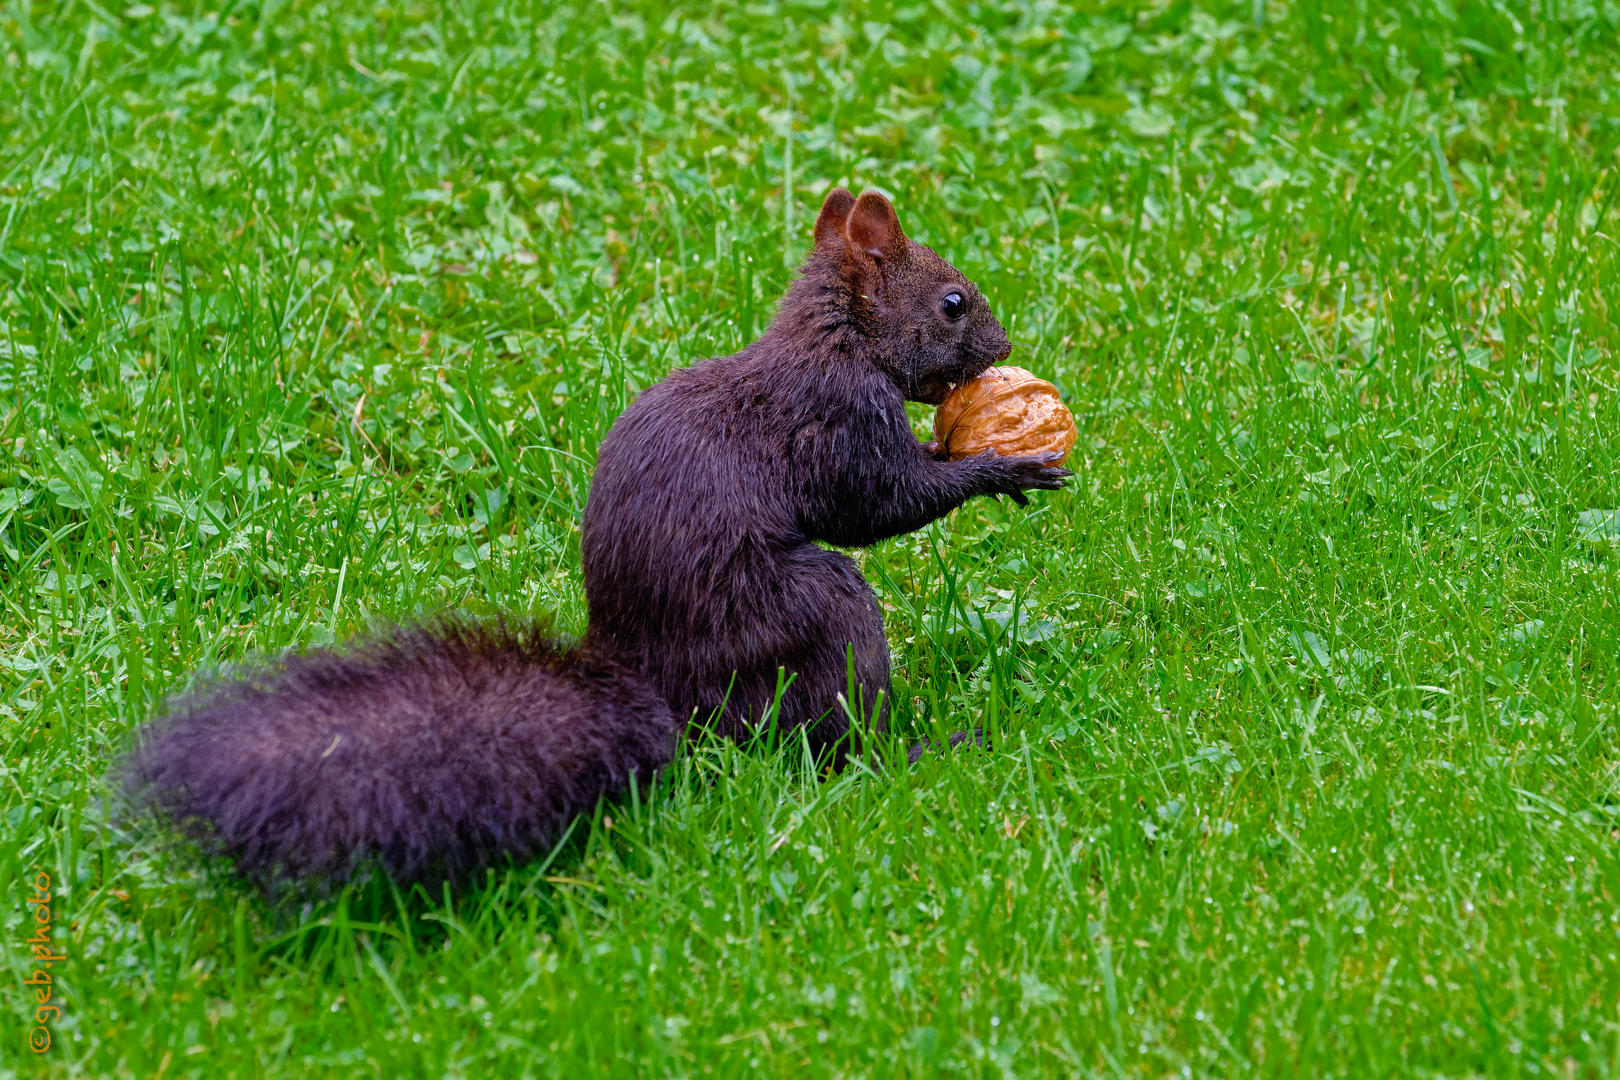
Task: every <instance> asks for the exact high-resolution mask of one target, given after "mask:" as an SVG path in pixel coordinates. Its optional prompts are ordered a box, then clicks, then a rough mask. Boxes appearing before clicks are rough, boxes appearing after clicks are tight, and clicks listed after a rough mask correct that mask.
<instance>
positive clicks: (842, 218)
mask: <svg viewBox="0 0 1620 1080" xmlns="http://www.w3.org/2000/svg"><path fill="white" fill-rule="evenodd" d="M854 208H855V196H853V195H851V194H850V193H849V192H847V191H845V190H844V189H843V188H841V187H836V188H833V189H832V190H831V191H829V192H827V198H826V201H824V202H823V203H822V204H821V215H820V216H819V217H817V218H816V247H818V248H820V247H825V246H826V245H827V244H828V243H830V242H831V241H833V240H840V241H841V240H843V239H844V222H846V221H848V220H849V212H850V211H851V210H852V209H854Z"/></svg>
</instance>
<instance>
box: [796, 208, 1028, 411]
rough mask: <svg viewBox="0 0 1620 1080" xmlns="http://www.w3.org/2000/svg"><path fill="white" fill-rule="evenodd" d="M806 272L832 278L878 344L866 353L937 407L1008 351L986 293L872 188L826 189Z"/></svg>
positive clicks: (910, 393)
mask: <svg viewBox="0 0 1620 1080" xmlns="http://www.w3.org/2000/svg"><path fill="white" fill-rule="evenodd" d="M807 270H809V272H810V274H812V275H816V276H822V275H825V276H826V277H831V278H832V279H833V281H834V282H836V288H835V295H836V296H837V297H838V299H839V302H841V303H847V304H848V307H849V311H848V315H849V317H850V319H851V321H852V322H853V323H854V325H855V326H856V328H857V329H858V330H859V331H860V333H861V334H862V335H863V336H864V337H865V338H866V339H867V340H868V342H869V343H870V344H871V345H872V346H875V348H874V349H873V350H872V352H871V354H870V355H873V356H874V358H875V359H876V361H877V363H878V365H879V367H881V368H882V369H883V371H884V373H885V374H887V375H888V376H889V377H890V378H891V379H893V380H894V382H895V385H897V386H898V387H899V388H900V391H901V393H903V394H904V395H905V396H906V397H908V398H910V399H911V400H913V401H921V402H926V403H927V404H929V405H938V404H939V403H940V402H941V401H943V400H944V399H945V395H946V394H947V393H949V391H950V389H951V387H952V386H954V385H955V384H957V383H960V382H963V381H964V380H967V379H971V378H973V377H974V376H975V375H978V374H979V373H980V372H982V371H983V370H984V369H985V368H987V367H990V366H991V365H993V364H998V363H1000V362H1001V361H1002V360H1005V359H1006V358H1007V354H1008V353H1009V352H1011V351H1012V346H1011V345H1010V344H1009V343H1008V341H1007V332H1006V331H1005V330H1003V329H1002V328H1001V324H1000V323H998V322H997V321H996V317H995V316H994V315H992V314H991V313H990V305H989V303H988V302H987V301H986V300H985V298H984V295H983V294H982V293H980V292H979V290H978V289H977V288H976V287H975V286H974V285H973V283H972V282H970V281H968V280H967V278H965V277H963V276H962V273H961V271H959V270H957V269H956V267H954V266H952V265H951V264H950V263H948V262H946V261H945V260H944V259H942V258H940V257H939V256H938V255H935V254H934V253H933V251H931V250H929V249H928V248H926V247H924V246H923V245H922V244H919V243H917V242H916V241H914V240H911V239H909V238H908V237H907V236H906V234H905V233H904V232H903V231H901V229H900V219H899V218H898V217H896V216H895V213H894V207H893V206H891V205H890V204H889V200H888V199H885V198H884V197H883V196H882V195H879V194H878V193H877V192H875V191H868V192H867V193H866V194H864V195H862V196H861V197H860V198H859V199H857V198H855V196H853V195H851V194H850V193H849V192H848V191H846V190H844V189H843V188H834V189H833V190H832V191H831V192H829V193H828V195H827V199H826V201H825V202H823V203H822V205H821V214H820V216H819V217H817V218H816V248H815V252H814V254H813V255H812V256H811V266H810V267H809V268H807ZM817 270H820V271H821V274H816V271H817Z"/></svg>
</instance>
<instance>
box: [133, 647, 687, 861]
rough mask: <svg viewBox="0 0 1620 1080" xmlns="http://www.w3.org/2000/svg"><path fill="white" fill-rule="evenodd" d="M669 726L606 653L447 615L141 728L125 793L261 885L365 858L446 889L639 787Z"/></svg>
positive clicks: (643, 689) (250, 677) (537, 845)
mask: <svg viewBox="0 0 1620 1080" xmlns="http://www.w3.org/2000/svg"><path fill="white" fill-rule="evenodd" d="M679 730H680V728H679V725H678V723H677V722H676V719H675V717H674V715H673V714H672V713H671V711H670V708H669V705H668V704H667V703H666V702H665V701H664V700H663V698H662V697H660V696H659V694H658V693H657V691H656V690H654V689H653V687H652V685H651V684H650V683H648V682H647V681H646V680H644V679H643V678H642V677H641V676H640V675H639V674H638V673H636V672H635V671H633V670H631V669H630V668H628V667H626V666H624V665H623V664H622V663H620V662H619V661H617V660H616V659H614V658H612V657H606V656H600V655H594V654H593V653H592V651H591V650H590V649H589V648H588V647H581V648H577V649H574V650H572V651H564V650H563V648H562V647H561V646H560V645H559V643H557V642H555V641H553V640H549V639H547V638H545V637H544V636H543V635H542V634H540V632H539V631H537V630H536V629H535V628H534V627H532V626H530V625H527V624H514V623H507V622H495V623H483V624H480V623H473V622H468V621H461V620H445V621H440V622H437V623H434V624H431V625H429V626H426V627H420V628H409V629H399V630H395V631H392V632H390V633H386V634H382V635H378V636H374V637H371V638H368V639H364V640H362V641H360V642H358V643H354V644H351V645H349V646H347V647H345V648H344V649H342V650H341V651H329V650H325V649H317V650H312V651H310V652H306V653H303V654H294V655H288V656H285V657H282V658H281V659H279V660H276V661H274V662H271V663H269V664H267V665H265V666H262V667H260V668H258V669H256V670H251V671H249V672H248V673H246V674H245V675H241V676H239V677H236V678H232V679H228V680H222V681H217V682H215V683H213V684H211V685H208V686H206V687H204V688H202V689H201V690H199V691H196V692H194V693H192V694H190V695H188V696H187V697H184V698H182V699H180V700H179V701H177V702H175V703H174V705H173V709H172V712H171V713H170V714H169V715H168V716H166V717H164V718H162V719H160V720H156V721H153V722H152V723H150V724H148V725H146V727H145V728H143V729H142V730H141V731H140V732H139V733H138V735H137V741H136V745H135V748H134V750H133V751H132V752H131V753H130V755H129V758H128V759H127V760H126V762H125V765H124V774H123V780H124V788H125V792H126V794H127V795H128V796H130V797H132V798H133V799H135V800H137V802H138V803H141V804H145V805H148V806H151V807H152V808H154V809H155V810H157V811H158V813H159V814H160V816H163V817H167V818H169V819H170V820H172V821H173V823H174V824H175V825H177V826H178V827H179V828H180V829H181V830H183V831H184V832H185V833H187V834H188V835H190V836H192V837H194V838H195V839H197V840H198V841H199V842H200V843H202V844H203V846H204V847H205V848H206V849H208V850H210V851H213V852H216V853H219V854H225V855H228V856H230V857H232V858H233V859H234V860H235V862H236V865H237V868H238V869H239V870H240V871H241V872H242V873H243V874H244V875H246V876H248V877H249V878H252V879H255V880H258V881H260V882H261V883H264V884H266V885H268V884H271V883H274V882H276V881H282V880H298V879H317V878H318V879H326V880H341V879H343V878H345V877H347V876H348V875H350V874H351V873H352V872H353V871H354V870H355V868H356V867H357V866H359V865H361V864H362V863H367V862H371V861H373V860H374V861H375V862H376V863H377V864H379V865H381V866H382V867H383V868H384V869H385V870H387V872H388V873H389V874H390V875H391V876H393V877H394V878H395V879H396V880H399V881H413V880H421V879H425V878H429V877H433V876H436V875H443V876H446V877H449V878H452V879H455V878H459V877H462V876H463V875H464V874H466V873H467V872H468V871H470V870H475V869H477V868H479V867H482V866H485V865H488V864H489V863H490V862H492V861H493V860H495V859H496V858H497V857H499V856H501V855H503V854H508V853H509V854H511V855H513V856H515V857H517V858H520V859H521V858H525V857H528V856H531V855H534V854H536V853H538V852H542V851H545V850H547V849H548V848H549V847H550V846H551V845H552V844H554V843H555V842H556V840H557V839H558V838H559V837H560V836H561V834H562V831H563V829H564V828H566V826H567V825H568V823H569V822H570V821H571V820H572V819H573V818H574V817H575V816H576V815H577V814H579V813H581V812H583V811H587V810H589V809H591V808H592V807H594V806H595V805H596V802H597V800H598V799H599V798H600V797H602V796H604V795H609V796H611V795H616V794H618V793H620V792H622V791H624V790H626V789H627V788H628V786H629V783H630V776H631V774H632V773H634V774H636V776H637V778H638V782H640V783H642V784H646V783H647V782H648V781H650V780H651V778H652V775H653V773H654V771H656V770H657V769H658V768H660V767H661V766H663V765H665V764H667V763H668V762H669V761H670V759H671V758H672V756H673V755H674V751H675V746H676V743H677V740H678V736H679Z"/></svg>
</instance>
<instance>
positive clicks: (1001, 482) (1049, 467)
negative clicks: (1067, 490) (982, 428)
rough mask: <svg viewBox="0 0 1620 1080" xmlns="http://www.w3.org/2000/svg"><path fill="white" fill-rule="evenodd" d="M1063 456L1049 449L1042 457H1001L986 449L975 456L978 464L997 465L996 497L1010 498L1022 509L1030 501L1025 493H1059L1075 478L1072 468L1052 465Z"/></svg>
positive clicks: (994, 489)
mask: <svg viewBox="0 0 1620 1080" xmlns="http://www.w3.org/2000/svg"><path fill="white" fill-rule="evenodd" d="M1062 459H1063V455H1062V454H1061V453H1059V452H1057V451H1055V450H1047V451H1044V452H1042V453H1039V454H1029V455H1026V456H1023V457H1005V458H1004V457H1001V456H1000V455H998V454H996V453H995V452H993V451H990V450H986V451H985V452H984V453H982V454H978V455H976V456H975V458H974V460H975V461H983V462H985V463H986V464H993V465H994V466H995V482H994V483H993V484H992V486H991V488H990V492H989V493H990V494H992V495H1007V496H1009V497H1011V499H1012V500H1013V501H1014V502H1016V503H1017V504H1018V505H1019V506H1028V505H1029V498H1028V496H1026V495H1025V494H1024V492H1025V491H1029V490H1032V489H1033V490H1043V491H1056V490H1057V489H1058V488H1061V487H1062V486H1063V481H1064V480H1067V479H1068V478H1069V477H1071V476H1073V475H1074V473H1072V472H1070V471H1069V470H1068V469H1062V468H1058V467H1057V466H1054V465H1053V464H1052V462H1054V461H1061V460H1062Z"/></svg>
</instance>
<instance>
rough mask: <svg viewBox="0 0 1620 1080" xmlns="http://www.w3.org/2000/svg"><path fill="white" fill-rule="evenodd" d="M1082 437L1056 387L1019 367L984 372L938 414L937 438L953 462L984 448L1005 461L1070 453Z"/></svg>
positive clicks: (950, 396)
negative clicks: (1039, 455)
mask: <svg viewBox="0 0 1620 1080" xmlns="http://www.w3.org/2000/svg"><path fill="white" fill-rule="evenodd" d="M1079 437H1080V432H1079V431H1078V430H1077V429H1076V428H1075V426H1074V416H1073V414H1071V413H1070V412H1069V410H1068V408H1067V407H1066V406H1065V405H1064V404H1063V401H1062V400H1061V399H1060V398H1059V397H1058V392H1057V387H1055V386H1053V385H1052V384H1051V383H1049V382H1047V381H1046V380H1044V379H1037V378H1036V377H1035V376H1034V375H1032V374H1030V373H1029V372H1027V371H1025V370H1024V369H1023V368H1018V367H993V368H988V369H986V370H985V372H984V373H983V374H982V375H980V376H979V377H978V378H976V379H969V380H968V381H967V382H965V383H963V384H962V385H960V386H958V387H957V388H956V389H954V390H952V391H951V392H950V393H949V394H948V395H946V398H945V400H944V401H942V402H940V403H939V408H937V409H935V410H934V440H935V441H936V442H937V443H939V448H940V451H941V452H942V453H945V454H949V455H950V458H951V460H952V461H960V460H961V459H963V458H967V457H972V456H973V455H974V454H979V453H983V452H984V451H986V450H994V451H995V452H996V453H998V454H1000V455H1002V456H1003V457H1017V456H1019V455H1022V454H1039V453H1041V452H1042V451H1044V450H1056V451H1058V452H1059V453H1061V454H1064V455H1067V454H1068V453H1069V451H1070V450H1071V449H1073V448H1074V443H1075V440H1076V439H1078V438H1079ZM1061 460H1062V458H1059V459H1058V461H1061ZM1057 463H1058V462H1057V461H1054V462H1052V464H1053V465H1056V464H1057Z"/></svg>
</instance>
